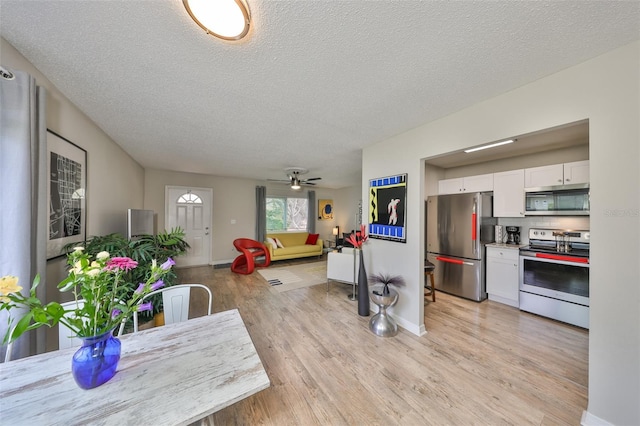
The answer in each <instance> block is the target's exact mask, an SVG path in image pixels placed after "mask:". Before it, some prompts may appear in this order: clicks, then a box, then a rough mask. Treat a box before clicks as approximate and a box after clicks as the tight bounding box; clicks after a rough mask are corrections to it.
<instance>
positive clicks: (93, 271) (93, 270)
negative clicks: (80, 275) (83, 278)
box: [87, 268, 100, 277]
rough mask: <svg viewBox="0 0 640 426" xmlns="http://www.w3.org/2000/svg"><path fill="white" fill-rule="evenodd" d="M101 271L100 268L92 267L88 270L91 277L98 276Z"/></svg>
mask: <svg viewBox="0 0 640 426" xmlns="http://www.w3.org/2000/svg"><path fill="white" fill-rule="evenodd" d="M99 273H100V268H91V269H89V270H88V271H87V275H89V276H90V277H96V276H98V274H99Z"/></svg>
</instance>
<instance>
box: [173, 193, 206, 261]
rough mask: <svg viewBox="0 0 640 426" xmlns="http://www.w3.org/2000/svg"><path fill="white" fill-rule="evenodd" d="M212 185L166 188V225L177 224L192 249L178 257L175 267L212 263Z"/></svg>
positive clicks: (174, 225)
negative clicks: (206, 186)
mask: <svg viewBox="0 0 640 426" xmlns="http://www.w3.org/2000/svg"><path fill="white" fill-rule="evenodd" d="M212 200H213V190H212V189H211V188H190V187H184V186H166V187H165V205H166V214H165V227H166V229H168V230H170V229H172V228H175V227H178V226H179V227H180V228H182V230H183V231H184V232H185V234H186V235H185V240H186V241H187V242H188V243H189V245H190V246H191V248H190V249H189V250H188V251H187V253H186V254H184V255H182V256H178V257H177V258H176V259H175V261H176V264H177V266H196V265H209V264H210V263H211V203H212Z"/></svg>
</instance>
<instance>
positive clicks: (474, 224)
mask: <svg viewBox="0 0 640 426" xmlns="http://www.w3.org/2000/svg"><path fill="white" fill-rule="evenodd" d="M477 240H478V199H477V198H474V199H473V210H471V250H472V251H473V253H474V254H477V251H478V249H477V247H478V244H477Z"/></svg>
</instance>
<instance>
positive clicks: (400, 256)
mask: <svg viewBox="0 0 640 426" xmlns="http://www.w3.org/2000/svg"><path fill="white" fill-rule="evenodd" d="M639 52H640V43H639V42H635V43H632V44H630V45H628V46H625V47H623V48H620V49H616V50H614V51H612V52H609V53H607V54H605V55H602V56H600V57H597V58H595V59H592V60H590V61H587V62H585V63H583V64H580V65H577V66H574V67H572V68H569V69H566V70H564V71H561V72H559V73H556V74H553V75H551V76H548V77H546V78H543V79H541V80H538V81H536V82H534V83H531V84H528V85H526V86H523V87H521V88H519V89H516V90H513V91H510V92H508V93H505V94H503V95H501V96H498V97H495V98H492V99H489V100H487V101H485V102H482V103H479V104H477V105H474V106H472V107H469V108H467V109H464V110H462V111H459V112H458V113H455V114H452V115H449V116H447V117H444V118H442V119H440V120H437V121H434V122H432V123H428V124H425V125H423V126H420V127H418V128H416V129H413V130H411V131H409V132H406V133H403V134H401V135H398V136H396V137H394V138H391V139H389V140H387V141H384V142H382V143H380V144H378V145H375V146H372V147H370V148H367V149H365V150H364V153H363V173H362V182H363V196H364V195H365V190H364V187H365V183H366V182H367V181H368V179H371V178H373V177H376V176H387V175H390V174H395V173H408V174H409V176H408V177H409V184H408V197H409V201H408V206H407V219H408V223H407V226H408V230H409V233H408V237H407V244H397V243H389V242H381V241H378V240H372V241H370V242H369V243H367V244H368V247H367V249H366V251H365V254H368V256H369V259H367V260H368V265H367V266H368V267H371V266H374V265H378V264H385V265H392V266H390V267H392V268H393V269H394V270H393V271H391V272H392V273H399V274H402V275H403V276H404V277H405V278H406V280H407V283H408V287H407V288H404V289H401V295H400V303H399V304H398V305H397V306H396V307H395V309H394V311H393V314H394V315H395V316H397V317H398V318H399V323H400V324H401V325H403V326H405V327H406V328H407V329H409V330H410V331H412V332H416V331H417V332H419V331H420V330H421V328H422V326H423V303H422V292H423V288H422V285H423V284H422V283H423V281H422V280H423V276H422V262H423V259H424V246H423V243H422V240H423V238H422V236H423V235H424V224H423V222H424V220H423V218H424V207H423V206H424V203H423V202H422V200H424V189H423V188H424V186H425V182H424V179H423V178H422V176H424V173H423V172H424V166H423V165H422V161H421V159H423V158H427V157H431V156H435V155H440V154H444V153H448V152H452V151H457V150H461V149H464V148H466V147H469V146H475V145H480V144H483V143H486V142H489V141H495V140H500V139H507V138H509V137H511V136H514V135H520V134H526V133H530V132H534V131H537V130H541V129H547V128H551V127H555V126H559V125H562V124H566V123H571V122H576V121H579V120H584V119H588V120H589V126H590V129H589V135H590V138H589V139H590V148H589V150H590V152H589V154H590V155H589V158H590V168H591V217H590V222H591V224H590V226H591V235H592V246H591V247H592V250H591V280H590V282H591V289H590V291H591V293H590V296H591V297H590V301H591V309H590V332H589V406H588V413H586V417H585V424H589V423H591V424H595V422H596V421H598V420H603V421H605V422H609V423H611V424H616V425H627V424H629V425H630V424H640V404H638V401H640V362H639V360H640V262H638V259H640V220H639V212H640V191H639V190H638V188H639V187H640V173H639V169H640V167H639V166H640V149H639V147H640V126H639V124H638V117H640V107H639V99H640V96H639V95H640V77H639V76H640V67H639V63H640V55H639ZM461 141H466V143H462V142H461ZM414 183H415V184H414ZM403 300H404V303H403ZM426 326H427V329H428V326H429V325H428V324H426ZM426 338H428V336H427V337H426Z"/></svg>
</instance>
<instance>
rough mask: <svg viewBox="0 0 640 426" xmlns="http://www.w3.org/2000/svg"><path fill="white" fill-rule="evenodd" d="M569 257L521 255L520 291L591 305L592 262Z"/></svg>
mask: <svg viewBox="0 0 640 426" xmlns="http://www.w3.org/2000/svg"><path fill="white" fill-rule="evenodd" d="M584 261H585V259H581V258H576V259H575V260H572V259H571V257H570V256H557V258H554V256H545V257H536V255H535V254H533V255H521V256H520V291H523V292H527V293H532V294H538V295H541V296H546V297H550V298H553V299H558V300H562V301H566V302H571V303H576V304H579V305H583V306H589V264H588V263H583V262H584Z"/></svg>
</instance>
